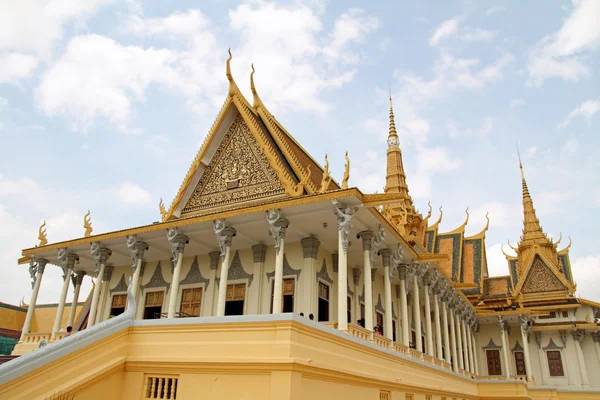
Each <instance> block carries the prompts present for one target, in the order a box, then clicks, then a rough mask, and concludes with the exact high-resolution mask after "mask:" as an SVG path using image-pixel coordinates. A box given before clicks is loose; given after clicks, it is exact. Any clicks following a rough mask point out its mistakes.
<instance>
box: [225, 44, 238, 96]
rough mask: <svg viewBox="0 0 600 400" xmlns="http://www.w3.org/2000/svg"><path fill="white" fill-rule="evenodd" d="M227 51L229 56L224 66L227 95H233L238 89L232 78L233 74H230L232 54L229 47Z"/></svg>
mask: <svg viewBox="0 0 600 400" xmlns="http://www.w3.org/2000/svg"><path fill="white" fill-rule="evenodd" d="M227 52H228V53H229V58H228V59H227V63H226V67H225V75H226V76H227V80H229V92H228V95H229V97H233V95H235V94H236V93H237V92H238V91H239V89H238V88H237V85H236V83H235V80H234V79H233V75H232V74H231V59H232V58H233V56H232V55H231V47H230V48H228V49H227Z"/></svg>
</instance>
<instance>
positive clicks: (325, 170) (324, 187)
mask: <svg viewBox="0 0 600 400" xmlns="http://www.w3.org/2000/svg"><path fill="white" fill-rule="evenodd" d="M330 183H331V174H330V173H329V159H328V158H327V153H325V168H323V178H322V179H321V188H320V189H319V193H325V192H326V191H327V188H328V187H329V184H330Z"/></svg>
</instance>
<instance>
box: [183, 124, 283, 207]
mask: <svg viewBox="0 0 600 400" xmlns="http://www.w3.org/2000/svg"><path fill="white" fill-rule="evenodd" d="M283 193H284V188H283V185H282V184H281V182H280V181H279V179H278V177H277V174H276V173H275V171H274V170H273V168H271V166H270V165H269V162H268V161H267V158H266V157H265V156H264V154H263V153H262V152H261V151H260V149H259V147H258V145H257V143H256V142H255V140H254V138H253V137H252V133H251V132H250V129H249V128H248V126H247V125H246V124H245V123H244V121H243V119H242V117H241V115H238V116H237V117H236V118H235V120H234V121H233V122H232V124H231V126H230V127H229V130H228V131H227V133H226V134H225V136H224V137H223V140H222V142H221V144H220V145H219V147H218V149H217V151H216V152H215V155H214V156H213V158H212V160H211V162H210V164H209V165H208V167H207V168H206V170H205V171H204V173H203V174H202V177H201V178H200V181H199V182H198V185H197V186H196V189H194V192H193V193H192V195H191V197H190V199H189V201H188V203H187V204H186V206H185V208H184V210H183V212H184V213H186V212H191V211H196V210H200V209H203V208H208V207H215V206H221V205H225V204H229V203H232V202H237V201H245V200H252V199H256V198H260V197H267V196H273V195H278V194H283Z"/></svg>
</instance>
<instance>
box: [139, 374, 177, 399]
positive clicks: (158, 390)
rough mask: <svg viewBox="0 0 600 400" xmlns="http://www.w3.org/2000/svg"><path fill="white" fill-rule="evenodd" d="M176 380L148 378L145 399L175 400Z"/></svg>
mask: <svg viewBox="0 0 600 400" xmlns="http://www.w3.org/2000/svg"><path fill="white" fill-rule="evenodd" d="M177 383H178V379H177V378H167V377H154V376H149V377H148V378H147V380H146V399H173V400H175V399H177Z"/></svg>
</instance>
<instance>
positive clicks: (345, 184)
mask: <svg viewBox="0 0 600 400" xmlns="http://www.w3.org/2000/svg"><path fill="white" fill-rule="evenodd" d="M348 179H350V158H349V157H348V152H347V151H346V164H344V178H343V179H342V189H348Z"/></svg>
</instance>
